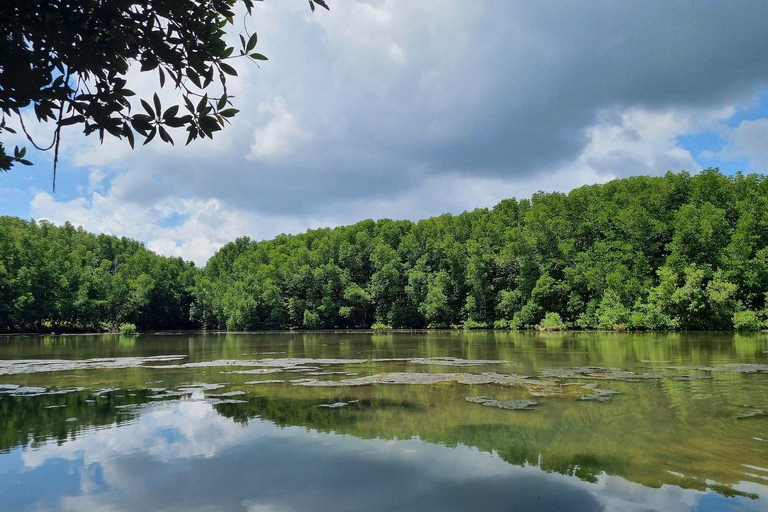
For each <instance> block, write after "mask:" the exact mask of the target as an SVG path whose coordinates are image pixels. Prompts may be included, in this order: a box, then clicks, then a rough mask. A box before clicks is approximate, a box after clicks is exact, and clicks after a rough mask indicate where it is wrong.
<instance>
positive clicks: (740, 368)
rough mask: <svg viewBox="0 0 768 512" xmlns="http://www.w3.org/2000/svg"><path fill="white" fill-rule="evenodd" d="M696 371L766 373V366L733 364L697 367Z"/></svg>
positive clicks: (767, 371) (767, 367)
mask: <svg viewBox="0 0 768 512" xmlns="http://www.w3.org/2000/svg"><path fill="white" fill-rule="evenodd" d="M695 369H696V370H702V371H705V372H735V373H768V364H760V363H753V364H748V363H734V364H719V365H715V366H699V367H696V368H695Z"/></svg>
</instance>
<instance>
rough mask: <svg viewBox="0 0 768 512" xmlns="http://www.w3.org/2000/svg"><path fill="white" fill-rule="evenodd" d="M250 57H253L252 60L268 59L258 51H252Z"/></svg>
mask: <svg viewBox="0 0 768 512" xmlns="http://www.w3.org/2000/svg"><path fill="white" fill-rule="evenodd" d="M251 58H252V59H254V60H269V59H267V58H266V57H265V56H264V55H262V54H260V53H252V54H251Z"/></svg>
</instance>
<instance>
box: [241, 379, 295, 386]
mask: <svg viewBox="0 0 768 512" xmlns="http://www.w3.org/2000/svg"><path fill="white" fill-rule="evenodd" d="M284 382H285V381H284V380H283V379H267V380H252V381H249V382H246V383H245V384H249V385H257V384H282V383H284Z"/></svg>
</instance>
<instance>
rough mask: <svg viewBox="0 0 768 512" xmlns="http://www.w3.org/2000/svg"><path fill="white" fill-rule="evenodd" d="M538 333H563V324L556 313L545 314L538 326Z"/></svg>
mask: <svg viewBox="0 0 768 512" xmlns="http://www.w3.org/2000/svg"><path fill="white" fill-rule="evenodd" d="M539 330H540V331H564V330H565V323H564V322H563V319H562V318H560V315H559V314H558V313H547V314H546V315H544V320H542V321H541V323H540V324H539Z"/></svg>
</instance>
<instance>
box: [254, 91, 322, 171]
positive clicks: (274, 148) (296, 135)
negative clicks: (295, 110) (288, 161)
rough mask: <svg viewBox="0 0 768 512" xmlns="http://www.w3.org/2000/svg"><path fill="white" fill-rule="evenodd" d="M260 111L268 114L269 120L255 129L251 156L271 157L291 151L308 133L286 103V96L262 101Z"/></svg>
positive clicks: (262, 113)
mask: <svg viewBox="0 0 768 512" xmlns="http://www.w3.org/2000/svg"><path fill="white" fill-rule="evenodd" d="M258 113H259V114H261V115H262V116H268V117H269V121H268V122H267V123H266V124H265V125H264V126H261V127H259V128H256V129H255V130H253V143H252V144H251V152H250V154H249V156H250V157H252V158H255V159H259V158H269V157H274V156H278V155H284V154H286V153H290V152H291V151H292V150H293V148H294V146H295V144H296V143H297V142H299V141H301V140H303V139H305V138H306V137H307V136H308V134H307V133H306V132H305V131H304V130H302V129H301V127H300V124H299V122H298V121H297V120H296V118H295V116H294V115H293V114H291V113H290V112H289V111H288V109H287V108H286V105H285V98H283V97H282V96H278V97H277V98H275V99H274V100H272V102H271V103H261V104H259V107H258Z"/></svg>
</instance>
